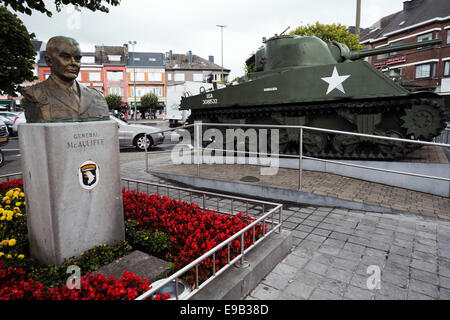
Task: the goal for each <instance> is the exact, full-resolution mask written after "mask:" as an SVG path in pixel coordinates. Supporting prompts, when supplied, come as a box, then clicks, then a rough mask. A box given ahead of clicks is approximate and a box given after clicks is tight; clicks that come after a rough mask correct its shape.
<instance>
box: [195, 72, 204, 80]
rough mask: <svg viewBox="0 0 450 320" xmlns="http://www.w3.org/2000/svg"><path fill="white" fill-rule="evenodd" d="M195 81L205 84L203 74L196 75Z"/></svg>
mask: <svg viewBox="0 0 450 320" xmlns="http://www.w3.org/2000/svg"><path fill="white" fill-rule="evenodd" d="M194 81H200V82H203V73H194Z"/></svg>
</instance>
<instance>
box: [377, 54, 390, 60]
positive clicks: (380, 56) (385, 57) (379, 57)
mask: <svg viewBox="0 0 450 320" xmlns="http://www.w3.org/2000/svg"><path fill="white" fill-rule="evenodd" d="M387 58H389V53H383V54H379V55H377V60H383V59H387Z"/></svg>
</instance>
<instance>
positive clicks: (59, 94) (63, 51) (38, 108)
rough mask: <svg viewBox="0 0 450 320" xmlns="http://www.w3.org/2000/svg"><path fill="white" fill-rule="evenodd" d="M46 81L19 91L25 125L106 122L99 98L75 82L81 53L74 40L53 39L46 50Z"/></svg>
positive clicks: (102, 101)
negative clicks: (22, 97)
mask: <svg viewBox="0 0 450 320" xmlns="http://www.w3.org/2000/svg"><path fill="white" fill-rule="evenodd" d="M45 61H46V62H47V65H48V66H49V67H50V70H51V74H50V76H49V77H48V79H47V80H45V81H43V82H41V83H38V84H36V85H34V86H31V87H26V88H24V89H22V90H21V93H22V95H23V96H24V101H23V107H24V109H25V118H26V120H27V122H28V123H33V122H64V121H92V120H109V111H108V105H107V104H106V101H105V98H104V97H103V95H102V94H101V93H100V92H99V91H97V90H95V89H91V88H87V87H85V86H82V85H80V84H79V83H78V81H76V78H77V76H78V73H79V72H80V65H81V50H80V47H79V44H78V42H77V41H76V40H75V39H72V38H67V37H62V36H58V37H53V38H51V39H50V40H49V41H48V43H47V47H46V53H45Z"/></svg>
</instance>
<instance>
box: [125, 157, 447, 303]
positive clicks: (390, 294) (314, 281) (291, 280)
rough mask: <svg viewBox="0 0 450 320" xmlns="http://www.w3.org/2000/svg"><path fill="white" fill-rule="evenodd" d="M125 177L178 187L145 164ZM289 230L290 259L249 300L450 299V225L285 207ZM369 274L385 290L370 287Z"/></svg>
mask: <svg viewBox="0 0 450 320" xmlns="http://www.w3.org/2000/svg"><path fill="white" fill-rule="evenodd" d="M166 164H167V159H165V158H163V157H161V158H159V159H158V160H156V159H155V160H153V161H152V165H156V166H159V165H166ZM121 176H122V177H126V178H133V179H139V180H146V181H153V182H159V183H167V184H171V183H170V182H168V181H164V180H161V179H159V178H157V177H154V176H152V175H151V174H148V173H145V172H144V161H134V162H128V163H122V165H121ZM273 201H275V202H277V200H276V199H273ZM283 228H285V229H288V230H290V231H291V232H292V236H293V239H294V246H293V248H292V251H291V253H290V254H288V255H287V256H286V258H285V259H284V260H283V261H281V262H280V263H279V264H278V265H277V266H276V267H275V268H274V269H273V270H272V271H271V272H270V273H269V274H268V275H267V276H266V277H265V278H264V279H263V280H262V281H261V283H260V284H259V285H258V286H257V287H256V288H255V289H254V290H253V291H252V292H251V293H250V294H249V295H248V296H247V298H246V299H249V300H251V299H270V300H275V299H281V300H301V299H320V300H322V299H344V300H347V299H350V300H361V299H363V300H366V299H375V300H378V299H396V300H397V299H402V300H403V299H410V300H411V299H413V300H416V299H426V300H429V299H443V300H446V299H450V221H449V220H447V219H440V218H439V217H436V216H433V217H430V216H422V215H411V214H409V215H408V214H406V215H403V214H381V213H376V212H363V211H355V210H346V209H339V208H328V207H313V206H302V205H296V204H295V205H294V204H284V207H283ZM369 267H371V268H375V270H379V271H380V282H379V283H380V289H376V288H375V289H372V290H371V289H369V288H368V285H367V284H368V280H369V285H370V284H372V283H373V282H371V281H370V280H373V279H375V277H376V273H375V274H373V273H368V268H369ZM372 272H373V271H372Z"/></svg>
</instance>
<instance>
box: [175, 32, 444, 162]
mask: <svg viewBox="0 0 450 320" xmlns="http://www.w3.org/2000/svg"><path fill="white" fill-rule="evenodd" d="M440 42H441V40H438V39H437V40H429V41H424V42H420V43H411V44H405V45H400V46H395V47H383V48H378V49H372V50H362V51H350V50H349V48H348V47H347V46H346V45H344V44H342V43H339V42H335V41H333V42H325V41H322V40H321V39H319V38H317V37H314V36H303V37H299V36H295V35H282V36H277V35H275V36H274V37H272V38H270V39H268V40H265V39H263V43H264V46H262V47H261V48H259V49H258V50H257V52H256V53H255V54H254V55H253V56H252V57H250V58H249V59H248V60H247V61H246V64H247V65H250V64H254V65H255V68H256V71H255V72H253V73H249V74H248V75H247V76H246V77H245V78H241V79H239V81H238V83H237V84H231V85H227V86H226V87H224V88H220V89H214V90H211V91H205V90H203V91H201V92H200V93H199V94H197V95H191V96H186V97H183V98H182V99H181V105H180V107H181V109H191V111H192V113H191V116H190V118H189V120H188V122H189V123H193V122H194V121H203V122H208V123H241V124H242V123H245V124H277V125H304V126H309V127H319V128H327V129H333V130H340V131H350V132H358V133H364V134H372V135H381V136H389V137H399V138H411V139H420V140H424V141H430V140H432V139H433V137H435V136H437V135H439V133H440V132H441V130H442V129H443V128H444V127H445V117H444V113H443V102H442V99H441V97H440V96H439V95H437V94H435V93H432V92H415V93H412V92H411V91H409V90H407V89H405V88H404V87H402V86H400V85H399V84H397V83H396V82H394V81H393V80H391V79H390V78H389V77H388V76H386V75H385V74H383V73H382V72H380V71H378V70H377V69H375V68H374V67H373V66H372V65H371V64H369V63H368V62H366V61H363V60H362V59H361V58H364V57H367V56H372V55H377V54H382V53H388V52H394V51H401V50H407V49H413V48H418V47H424V46H429V45H434V44H437V43H440ZM298 145H299V133H298V129H283V130H280V145H279V150H280V153H285V154H298V151H299V150H298V149H299V146H298ZM415 148H418V147H417V145H415V144H408V143H401V142H390V141H387V140H380V139H373V138H372V139H370V138H362V137H356V136H349V135H342V134H326V133H321V132H318V131H311V130H305V131H304V138H303V152H304V154H305V155H308V156H314V157H321V158H337V159H339V158H341V159H398V158H401V157H403V156H404V155H405V154H406V153H408V152H411V151H412V150H414V149H415Z"/></svg>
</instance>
